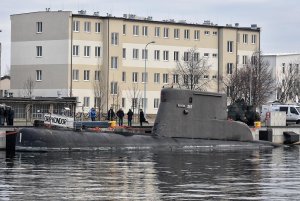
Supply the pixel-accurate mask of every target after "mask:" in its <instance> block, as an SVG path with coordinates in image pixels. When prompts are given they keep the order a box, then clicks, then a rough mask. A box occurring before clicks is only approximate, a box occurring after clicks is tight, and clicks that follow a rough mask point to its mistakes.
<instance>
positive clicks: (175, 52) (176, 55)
mask: <svg viewBox="0 0 300 201" xmlns="http://www.w3.org/2000/svg"><path fill="white" fill-rule="evenodd" d="M178 60H179V52H178V51H174V61H178Z"/></svg>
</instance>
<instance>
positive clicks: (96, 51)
mask: <svg viewBox="0 0 300 201" xmlns="http://www.w3.org/2000/svg"><path fill="white" fill-rule="evenodd" d="M100 56H101V47H99V46H96V47H95V57H100Z"/></svg>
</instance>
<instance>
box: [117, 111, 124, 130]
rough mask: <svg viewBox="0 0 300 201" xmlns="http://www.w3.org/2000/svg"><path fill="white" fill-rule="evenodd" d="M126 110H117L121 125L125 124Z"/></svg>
mask: <svg viewBox="0 0 300 201" xmlns="http://www.w3.org/2000/svg"><path fill="white" fill-rule="evenodd" d="M124 115H125V114H124V111H123V110H122V108H120V109H119V110H118V111H117V117H118V118H119V126H123V118H124Z"/></svg>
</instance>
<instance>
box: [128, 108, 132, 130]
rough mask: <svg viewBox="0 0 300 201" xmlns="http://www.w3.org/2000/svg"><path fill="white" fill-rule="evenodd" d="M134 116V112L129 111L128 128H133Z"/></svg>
mask: <svg viewBox="0 0 300 201" xmlns="http://www.w3.org/2000/svg"><path fill="white" fill-rule="evenodd" d="M132 116H133V112H132V110H131V109H129V110H128V112H127V117H128V126H132Z"/></svg>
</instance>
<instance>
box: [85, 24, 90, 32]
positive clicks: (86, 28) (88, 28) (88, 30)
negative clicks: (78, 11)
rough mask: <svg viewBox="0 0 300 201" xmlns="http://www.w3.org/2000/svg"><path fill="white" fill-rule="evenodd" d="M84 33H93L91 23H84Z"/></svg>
mask: <svg viewBox="0 0 300 201" xmlns="http://www.w3.org/2000/svg"><path fill="white" fill-rule="evenodd" d="M84 31H85V32H91V22H84Z"/></svg>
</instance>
